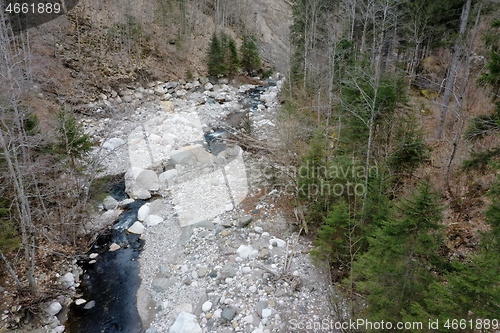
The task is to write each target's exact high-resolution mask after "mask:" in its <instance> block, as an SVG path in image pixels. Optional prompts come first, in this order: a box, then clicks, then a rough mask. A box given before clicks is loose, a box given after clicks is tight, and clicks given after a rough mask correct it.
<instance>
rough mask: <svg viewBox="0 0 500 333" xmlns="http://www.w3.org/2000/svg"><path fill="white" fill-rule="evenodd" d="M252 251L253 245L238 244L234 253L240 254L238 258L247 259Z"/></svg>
mask: <svg viewBox="0 0 500 333" xmlns="http://www.w3.org/2000/svg"><path fill="white" fill-rule="evenodd" d="M252 251H253V247H252V246H251V245H240V247H239V248H238V250H236V253H238V255H239V256H240V258H243V259H247V258H248V257H249V256H250V255H251V254H252Z"/></svg>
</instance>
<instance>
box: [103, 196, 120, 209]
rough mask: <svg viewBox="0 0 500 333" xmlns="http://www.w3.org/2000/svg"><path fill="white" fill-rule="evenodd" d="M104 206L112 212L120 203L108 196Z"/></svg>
mask: <svg viewBox="0 0 500 333" xmlns="http://www.w3.org/2000/svg"><path fill="white" fill-rule="evenodd" d="M102 205H103V206H104V209H106V210H112V209H115V208H116V207H117V206H118V201H116V199H115V198H113V197H112V196H109V195H108V196H107V197H106V198H104V200H103V202H102Z"/></svg>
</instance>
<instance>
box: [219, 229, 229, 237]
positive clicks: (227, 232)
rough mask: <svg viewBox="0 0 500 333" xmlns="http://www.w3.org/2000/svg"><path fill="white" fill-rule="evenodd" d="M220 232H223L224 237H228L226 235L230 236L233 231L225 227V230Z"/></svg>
mask: <svg viewBox="0 0 500 333" xmlns="http://www.w3.org/2000/svg"><path fill="white" fill-rule="evenodd" d="M220 234H221V236H222V237H226V236H229V234H231V233H230V232H229V230H227V229H223V230H222V231H221V232H220Z"/></svg>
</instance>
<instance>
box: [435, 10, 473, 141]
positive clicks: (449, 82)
mask: <svg viewBox="0 0 500 333" xmlns="http://www.w3.org/2000/svg"><path fill="white" fill-rule="evenodd" d="M471 3H472V0H467V2H466V3H465V4H464V7H463V9H462V15H461V17H460V31H459V34H458V37H457V40H456V41H455V46H454V49H453V57H452V59H451V64H450V68H449V70H448V75H447V76H446V86H445V88H444V95H443V101H442V105H441V113H440V114H439V120H438V125H437V129H436V138H437V139H441V137H442V136H443V130H444V124H445V121H446V114H447V113H448V108H449V106H450V102H451V97H452V94H453V90H454V89H453V88H454V86H455V79H456V77H457V71H458V65H459V60H460V57H461V55H462V53H463V44H464V36H465V30H466V28H467V21H468V19H469V13H470V10H471Z"/></svg>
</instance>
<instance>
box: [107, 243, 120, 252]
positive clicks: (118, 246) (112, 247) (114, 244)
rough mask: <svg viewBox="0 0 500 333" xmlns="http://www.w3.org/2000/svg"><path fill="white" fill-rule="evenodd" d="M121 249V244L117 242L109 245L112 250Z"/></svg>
mask: <svg viewBox="0 0 500 333" xmlns="http://www.w3.org/2000/svg"><path fill="white" fill-rule="evenodd" d="M119 249H121V246H120V245H118V244H116V243H112V244H111V245H110V246H109V251H110V252H114V251H116V250H119Z"/></svg>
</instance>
